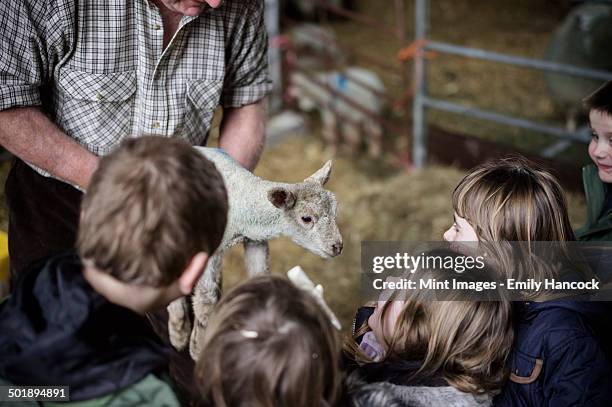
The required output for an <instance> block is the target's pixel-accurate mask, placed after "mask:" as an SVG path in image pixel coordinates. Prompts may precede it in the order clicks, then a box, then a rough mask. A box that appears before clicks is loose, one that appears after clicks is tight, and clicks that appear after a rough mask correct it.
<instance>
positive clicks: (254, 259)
mask: <svg viewBox="0 0 612 407" xmlns="http://www.w3.org/2000/svg"><path fill="white" fill-rule="evenodd" d="M269 253H270V251H269V248H268V242H266V241H263V242H261V241H260V242H256V241H253V240H245V241H244V263H245V266H246V270H247V273H248V275H249V277H253V276H256V275H258V274H263V273H268V271H269V270H268V256H269Z"/></svg>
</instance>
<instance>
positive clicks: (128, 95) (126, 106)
mask: <svg viewBox="0 0 612 407" xmlns="http://www.w3.org/2000/svg"><path fill="white" fill-rule="evenodd" d="M59 85H60V88H61V89H62V91H63V98H62V99H63V101H62V107H61V109H60V115H59V118H58V124H59V125H60V126H61V127H62V129H63V130H64V132H66V134H68V135H69V136H71V137H72V138H74V139H75V140H77V141H78V142H79V143H80V144H82V145H84V146H85V147H86V148H87V149H88V150H89V151H91V152H92V153H94V154H96V155H100V156H101V155H105V154H108V153H109V152H110V151H111V150H112V149H113V148H114V147H115V146H116V145H117V144H118V143H119V142H120V141H121V140H122V139H123V138H125V137H127V136H129V135H130V134H131V131H132V124H133V122H134V94H135V93H136V86H137V82H136V74H135V73H134V72H133V71H128V72H118V73H110V74H93V73H87V72H80V71H65V72H63V73H61V74H60V80H59Z"/></svg>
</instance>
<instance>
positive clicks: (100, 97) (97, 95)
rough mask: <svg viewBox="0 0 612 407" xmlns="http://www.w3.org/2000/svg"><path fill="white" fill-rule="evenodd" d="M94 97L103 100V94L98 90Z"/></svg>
mask: <svg viewBox="0 0 612 407" xmlns="http://www.w3.org/2000/svg"><path fill="white" fill-rule="evenodd" d="M96 99H98V100H103V99H104V95H103V94H101V93H100V92H98V93H96Z"/></svg>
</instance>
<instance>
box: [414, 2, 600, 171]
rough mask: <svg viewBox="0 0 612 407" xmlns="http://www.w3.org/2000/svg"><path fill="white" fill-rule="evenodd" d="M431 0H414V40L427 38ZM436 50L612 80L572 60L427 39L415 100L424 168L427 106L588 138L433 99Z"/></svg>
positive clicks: (417, 150)
mask: <svg viewBox="0 0 612 407" xmlns="http://www.w3.org/2000/svg"><path fill="white" fill-rule="evenodd" d="M428 7H429V0H415V28H416V35H415V40H426V38H427V27H428V24H429V16H428V13H427V11H428ZM425 50H428V51H437V52H440V53H444V54H450V55H457V56H462V57H466V58H474V59H481V60H486V61H492V62H498V63H503V64H508V65H514V66H519V67H523V68H531V69H537V70H543V71H548V72H553V73H557V74H562V75H572V76H578V77H583V78H589V79H594V80H601V81H608V80H612V72H608V71H601V70H596V69H589V68H582V67H578V66H574V65H570V64H562V63H557V62H551V61H544V60H541V59H534V58H525V57H519V56H514V55H506V54H502V53H499V52H493V51H485V50H482V49H477V48H470V47H464V46H460V45H454V44H448V43H444V42H439V41H425V44H424V45H423V47H422V49H421V50H420V52H419V53H418V54H417V56H416V58H415V70H414V74H415V75H414V76H415V97H414V102H413V113H412V114H413V143H412V145H413V147H412V148H413V151H412V156H413V161H414V165H415V167H417V168H422V167H423V165H424V164H425V159H426V155H427V147H426V140H427V128H426V108H427V107H430V108H434V109H439V110H444V111H448V112H453V113H457V114H463V115H466V116H471V117H475V118H478V119H482V120H488V121H492V122H497V123H502V124H506V125H510V126H515V127H520V128H524V129H529V130H534V131H538V132H541V133H545V134H550V135H553V136H556V137H559V138H560V139H563V140H572V141H579V142H585V141H588V140H589V135H588V134H586V133H584V132H571V131H568V130H566V129H564V128H561V127H555V126H549V125H545V124H541V123H537V122H533V121H530V120H527V119H521V118H517V117H512V116H509V115H505V114H502V113H497V112H491V111H487V110H482V109H478V108H471V107H466V106H462V105H459V104H456V103H452V102H448V101H445V100H439V99H434V98H431V97H428V96H427V86H426V85H427V82H426V65H425V59H424V56H423V52H424V51H425Z"/></svg>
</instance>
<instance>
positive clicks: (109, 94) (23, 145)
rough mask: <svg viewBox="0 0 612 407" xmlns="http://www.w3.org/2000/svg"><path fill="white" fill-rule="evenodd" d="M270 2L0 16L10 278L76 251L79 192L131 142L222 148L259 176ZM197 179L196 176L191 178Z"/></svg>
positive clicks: (60, 5)
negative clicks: (146, 137) (213, 138)
mask: <svg viewBox="0 0 612 407" xmlns="http://www.w3.org/2000/svg"><path fill="white" fill-rule="evenodd" d="M263 7H264V6H263V0H225V1H224V2H223V1H222V0H127V1H126V0H103V1H99V0H15V1H9V2H3V4H2V7H1V8H0V142H1V143H2V145H3V146H4V147H5V148H6V149H8V150H9V151H11V152H12V153H13V154H14V155H15V156H16V157H17V159H16V160H15V163H14V165H13V167H12V168H11V172H10V174H9V177H8V180H7V184H6V189H5V191H6V195H7V201H8V205H9V222H10V225H9V228H10V235H9V236H10V237H9V248H10V256H11V269H12V272H13V273H15V272H19V271H20V270H21V269H23V268H24V267H26V266H27V265H28V264H30V263H31V262H32V261H34V260H36V259H38V258H42V257H46V256H48V255H49V254H51V253H54V252H56V251H60V250H63V249H65V248H70V247H73V245H74V240H75V231H76V225H77V221H78V216H79V204H80V197H81V192H80V191H79V190H85V189H87V185H88V183H89V179H90V176H91V174H92V172H93V171H94V169H95V168H96V165H97V162H98V157H99V156H101V155H105V154H107V153H108V152H110V151H111V150H112V149H113V148H114V147H115V146H117V145H118V144H119V142H120V141H121V139H122V138H124V137H136V136H138V135H141V134H155V135H165V136H172V135H176V136H179V137H184V138H186V139H187V140H189V141H190V142H191V143H192V144H194V145H202V144H205V143H206V138H207V134H208V131H209V129H210V124H211V120H212V117H213V112H214V110H215V108H216V107H217V106H219V105H221V106H223V108H224V118H223V121H222V124H221V138H220V146H221V147H222V148H224V149H225V150H226V151H227V152H228V153H229V154H230V155H232V156H233V157H234V158H235V159H236V160H238V161H239V162H240V163H241V164H243V165H244V166H245V167H247V168H249V169H252V168H253V167H254V166H255V165H256V163H257V160H258V158H259V155H260V153H261V150H262V147H263V139H264V115H265V112H264V107H263V101H262V99H263V98H264V96H265V95H266V93H267V92H268V91H269V89H270V86H271V84H270V80H269V77H268V74H267V37H266V31H265V26H264V23H263ZM194 176H196V177H197V176H198V174H194Z"/></svg>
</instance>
